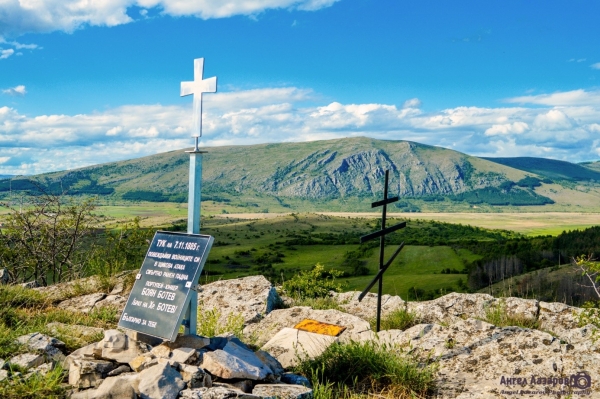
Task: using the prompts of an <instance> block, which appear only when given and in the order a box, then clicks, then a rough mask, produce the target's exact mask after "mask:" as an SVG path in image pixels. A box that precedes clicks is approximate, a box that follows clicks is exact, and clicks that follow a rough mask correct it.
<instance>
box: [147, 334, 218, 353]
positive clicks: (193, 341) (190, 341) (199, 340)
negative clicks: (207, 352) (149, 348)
mask: <svg viewBox="0 0 600 399" xmlns="http://www.w3.org/2000/svg"><path fill="white" fill-rule="evenodd" d="M162 345H164V346H166V347H168V348H169V349H170V350H173V349H177V348H193V349H202V348H204V347H206V346H208V345H210V338H206V337H200V336H198V335H182V334H180V335H178V336H177V338H176V339H175V342H169V341H166V342H163V343H162ZM154 348H156V346H155V347H154ZM154 348H153V349H154ZM157 356H158V355H157Z"/></svg>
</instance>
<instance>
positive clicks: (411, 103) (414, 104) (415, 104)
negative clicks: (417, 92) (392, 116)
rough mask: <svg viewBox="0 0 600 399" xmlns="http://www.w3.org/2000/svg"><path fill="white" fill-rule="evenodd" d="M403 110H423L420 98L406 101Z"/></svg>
mask: <svg viewBox="0 0 600 399" xmlns="http://www.w3.org/2000/svg"><path fill="white" fill-rule="evenodd" d="M402 108H421V100H419V99H418V98H416V97H415V98H411V99H410V100H406V101H404V104H402Z"/></svg>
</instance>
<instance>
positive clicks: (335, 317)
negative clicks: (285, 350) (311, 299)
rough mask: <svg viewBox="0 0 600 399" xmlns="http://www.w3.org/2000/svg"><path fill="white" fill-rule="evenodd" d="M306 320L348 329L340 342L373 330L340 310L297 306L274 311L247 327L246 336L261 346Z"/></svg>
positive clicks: (245, 329) (363, 322) (361, 320)
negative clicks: (281, 332)
mask: <svg viewBox="0 0 600 399" xmlns="http://www.w3.org/2000/svg"><path fill="white" fill-rule="evenodd" d="M304 319H312V320H317V321H321V322H324V323H329V324H337V325H340V326H344V327H346V330H344V332H342V333H341V334H340V335H339V339H340V341H345V340H346V337H350V336H353V335H359V334H360V333H362V332H364V331H369V330H371V326H370V325H369V323H368V322H367V321H365V320H363V319H361V318H359V317H356V316H354V315H351V314H348V313H344V312H340V311H339V310H332V309H328V310H313V309H311V308H309V307H307V306H296V307H293V308H290V309H277V310H274V311H272V312H271V313H269V314H268V315H267V316H266V317H265V318H264V319H262V320H261V321H260V322H258V323H255V324H250V325H248V326H246V328H244V334H245V335H247V336H252V337H256V344H257V345H258V346H261V345H264V344H265V343H266V342H267V341H269V340H270V339H271V338H273V337H274V336H275V334H277V333H278V332H279V331H281V329H283V328H286V327H294V326H295V325H296V324H298V323H299V322H301V321H302V320H304Z"/></svg>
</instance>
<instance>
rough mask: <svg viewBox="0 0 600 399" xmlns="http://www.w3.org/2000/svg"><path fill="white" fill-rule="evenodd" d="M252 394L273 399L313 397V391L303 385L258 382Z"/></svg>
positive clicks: (304, 398) (305, 398)
mask: <svg viewBox="0 0 600 399" xmlns="http://www.w3.org/2000/svg"><path fill="white" fill-rule="evenodd" d="M252 394H253V395H256V396H260V397H262V398H272V399H312V398H313V391H312V389H310V388H307V387H305V386H302V385H287V384H258V385H256V386H255V387H254V389H253V390H252Z"/></svg>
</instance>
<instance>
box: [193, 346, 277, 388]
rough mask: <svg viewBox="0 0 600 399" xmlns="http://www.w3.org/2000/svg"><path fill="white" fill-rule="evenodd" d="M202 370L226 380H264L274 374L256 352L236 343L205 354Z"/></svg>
mask: <svg viewBox="0 0 600 399" xmlns="http://www.w3.org/2000/svg"><path fill="white" fill-rule="evenodd" d="M202 368H203V369H205V370H207V371H208V372H209V373H211V374H212V375H215V376H217V377H221V378H225V379H233V378H240V379H249V380H263V379H265V378H267V376H268V375H270V374H272V372H271V369H270V368H269V367H268V366H267V365H265V364H263V363H262V362H261V361H260V359H259V358H258V357H257V356H256V355H255V354H254V352H252V351H250V350H248V349H246V348H243V347H240V346H239V345H237V344H235V343H234V342H229V343H228V344H227V345H225V347H224V348H223V349H222V350H220V349H218V350H216V351H214V352H207V353H205V354H204V357H203V359H202Z"/></svg>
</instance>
